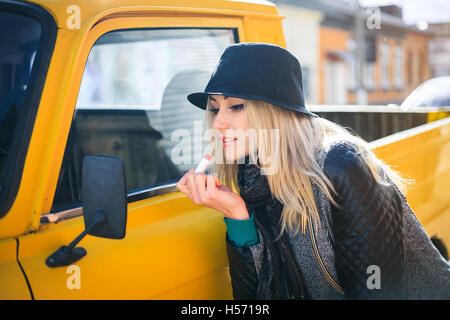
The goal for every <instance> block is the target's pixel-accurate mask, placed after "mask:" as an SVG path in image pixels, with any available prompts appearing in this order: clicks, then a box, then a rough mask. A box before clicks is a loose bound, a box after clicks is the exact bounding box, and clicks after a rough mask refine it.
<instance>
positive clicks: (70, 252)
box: [45, 209, 106, 268]
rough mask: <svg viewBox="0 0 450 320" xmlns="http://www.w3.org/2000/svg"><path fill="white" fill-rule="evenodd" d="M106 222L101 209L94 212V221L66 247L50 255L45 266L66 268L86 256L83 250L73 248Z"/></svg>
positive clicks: (104, 213) (104, 214)
mask: <svg viewBox="0 0 450 320" xmlns="http://www.w3.org/2000/svg"><path fill="white" fill-rule="evenodd" d="M105 221H106V212H105V211H103V210H102V209H98V210H97V211H96V212H95V219H94V221H93V222H92V223H91V224H90V225H89V226H88V227H87V228H86V229H85V230H84V231H83V232H82V233H80V234H79V235H78V236H77V237H76V238H75V239H74V240H73V241H72V242H71V243H70V244H69V245H68V246H62V247H60V248H59V249H58V250H56V251H55V252H54V253H52V254H51V255H50V256H49V257H48V258H47V260H45V263H46V264H47V266H49V267H51V268H53V267H60V266H68V265H70V264H72V263H74V262H75V261H78V260H79V259H81V258H82V257H84V256H85V255H86V253H87V252H86V250H85V249H84V248H75V246H76V245H77V244H78V243H79V242H80V241H81V239H83V238H84V237H85V236H86V235H87V234H88V233H89V232H90V231H91V230H92V229H94V228H95V227H96V226H97V225H99V224H101V223H104V222H105Z"/></svg>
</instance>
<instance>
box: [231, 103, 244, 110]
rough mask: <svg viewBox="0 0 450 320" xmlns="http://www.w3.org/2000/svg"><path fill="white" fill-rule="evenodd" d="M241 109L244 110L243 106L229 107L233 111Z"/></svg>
mask: <svg viewBox="0 0 450 320" xmlns="http://www.w3.org/2000/svg"><path fill="white" fill-rule="evenodd" d="M242 108H244V105H243V104H237V105H235V106H232V107H231V109H233V110H241V109H242Z"/></svg>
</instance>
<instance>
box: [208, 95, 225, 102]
mask: <svg viewBox="0 0 450 320" xmlns="http://www.w3.org/2000/svg"><path fill="white" fill-rule="evenodd" d="M209 98H210V99H211V100H213V101H215V102H217V100H216V99H214V98H213V97H211V96H210V97H209ZM223 98H224V99H225V100H227V99H228V97H227V96H223Z"/></svg>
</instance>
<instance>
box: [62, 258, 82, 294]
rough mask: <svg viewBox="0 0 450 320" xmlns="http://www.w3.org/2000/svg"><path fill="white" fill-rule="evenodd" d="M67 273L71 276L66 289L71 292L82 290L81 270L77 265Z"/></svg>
mask: <svg viewBox="0 0 450 320" xmlns="http://www.w3.org/2000/svg"><path fill="white" fill-rule="evenodd" d="M66 273H67V274H70V276H68V277H67V280H66V287H67V289H69V290H74V289H77V290H80V289H81V269H80V267H79V266H77V265H76V264H71V265H70V266H68V267H67V269H66Z"/></svg>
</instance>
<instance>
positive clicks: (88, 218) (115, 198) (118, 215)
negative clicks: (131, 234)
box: [81, 155, 127, 239]
mask: <svg viewBox="0 0 450 320" xmlns="http://www.w3.org/2000/svg"><path fill="white" fill-rule="evenodd" d="M81 185H82V202H83V215H84V225H85V228H86V229H88V227H89V226H90V225H92V223H93V222H94V221H95V218H96V213H97V211H98V210H102V211H103V212H104V213H105V214H106V221H104V222H103V223H98V224H96V225H95V226H94V227H93V228H91V229H90V230H89V231H88V234H90V235H92V236H96V237H102V238H109V239H123V238H124V237H125V232H126V225H127V187H126V181H125V167H124V163H123V160H122V159H120V158H118V157H109V156H102V155H87V156H85V157H84V158H83V169H82V177H81Z"/></svg>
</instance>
